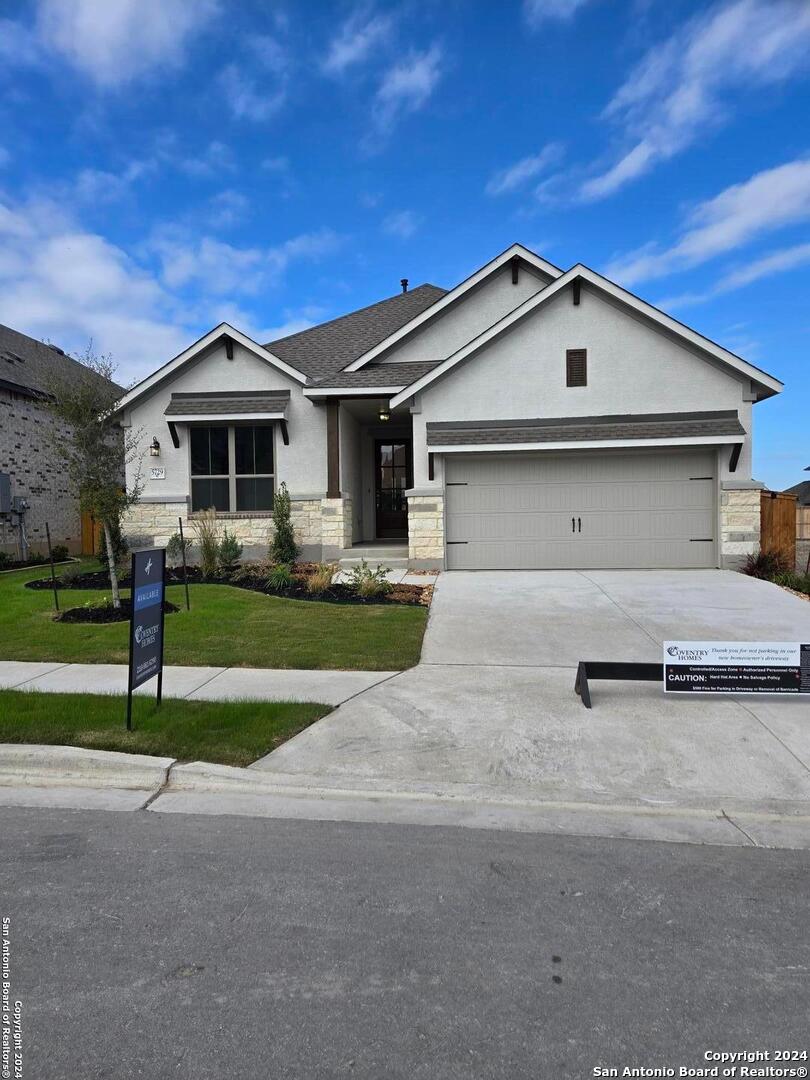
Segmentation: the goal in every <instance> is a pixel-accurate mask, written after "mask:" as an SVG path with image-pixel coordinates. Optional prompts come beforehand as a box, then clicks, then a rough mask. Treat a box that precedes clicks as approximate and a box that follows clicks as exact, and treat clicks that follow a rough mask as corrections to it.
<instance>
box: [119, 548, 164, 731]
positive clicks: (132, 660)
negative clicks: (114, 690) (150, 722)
mask: <svg viewBox="0 0 810 1080" xmlns="http://www.w3.org/2000/svg"><path fill="white" fill-rule="evenodd" d="M131 573H132V577H131V581H132V590H131V592H132V611H131V613H130V623H129V680H128V686H127V731H132V691H133V690H135V689H136V688H137V687H139V686H142V685H143V684H144V683H145V682H148V681H149V680H150V679H152V678H154V676H155V675H157V703H158V705H160V701H161V698H162V696H163V620H164V614H163V593H164V579H165V576H166V552H165V550H164V549H163V548H153V549H152V550H150V551H136V552H134V553H133V555H132V571H131Z"/></svg>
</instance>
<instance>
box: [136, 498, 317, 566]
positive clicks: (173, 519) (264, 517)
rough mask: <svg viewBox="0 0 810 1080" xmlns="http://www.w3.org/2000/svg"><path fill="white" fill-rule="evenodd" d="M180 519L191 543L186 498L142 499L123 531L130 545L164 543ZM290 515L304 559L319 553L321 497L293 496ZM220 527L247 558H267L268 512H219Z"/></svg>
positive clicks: (193, 534)
mask: <svg viewBox="0 0 810 1080" xmlns="http://www.w3.org/2000/svg"><path fill="white" fill-rule="evenodd" d="M179 517H182V519H183V531H184V533H185V535H186V538H187V539H190V540H191V542H192V544H195V543H196V530H195V528H194V517H193V516H189V514H188V504H187V502H186V501H185V500H182V501H177V502H148V501H146V500H142V501H141V502H139V503H137V504H136V505H135V506H133V507H131V508H130V510H129V511H128V513H127V516H126V518H125V520H124V524H123V529H124V534H125V536H126V537H127V539H128V540H129V542H130V544H131V546H133V547H147V546H149V545H154V546H156V547H165V546H166V544H167V543H168V541H169V538H170V537H171V536H172V534H173V533H176V532H177V529H178V523H177V519H178V518H179ZM290 517H291V520H292V523H293V528H294V529H295V538H296V540H297V542H298V544H299V546H300V548H301V557H302V558H304V559H320V557H321V500H320V499H294V500H292V503H291V512H290ZM218 521H219V524H220V529H225V528H227V530H228V532H230V533H233V534H234V535H235V536H236V538H237V539H238V540H239V542H240V543H241V544H243V545H244V549H245V550H244V555H245V557H246V558H252V559H257V558H266V557H267V549H268V545H269V543H270V537H271V535H272V531H273V519H272V514H271V513H269V512H268V513H263V514H255V515H247V514H244V515H236V514H220V515H219V517H218Z"/></svg>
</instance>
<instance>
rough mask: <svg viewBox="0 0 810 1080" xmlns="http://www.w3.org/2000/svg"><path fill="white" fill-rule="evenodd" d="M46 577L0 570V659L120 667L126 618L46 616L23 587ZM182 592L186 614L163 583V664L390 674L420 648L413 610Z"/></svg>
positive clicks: (68, 600)
mask: <svg viewBox="0 0 810 1080" xmlns="http://www.w3.org/2000/svg"><path fill="white" fill-rule="evenodd" d="M94 568H95V565H94ZM46 573H47V568H46V569H45V570H43V568H42V567H35V568H33V569H29V570H19V571H16V572H15V573H10V574H4V575H2V576H0V659H2V660H61V661H64V662H66V663H67V662H70V663H84V664H125V663H126V662H127V659H128V638H127V634H128V626H129V624H128V623H112V624H108V625H101V624H98V625H93V624H90V623H84V624H83V623H73V624H71V623H57V622H54V620H53V594H52V593H51V592H49V591H45V590H43V591H38V590H37V591H35V590H33V589H26V588H24V587H23V585H24V583H25V582H26V581H31V580H33V579H34V578H41V577H45V576H46ZM190 592H191V611H186V609H185V606H184V604H185V600H184V596H183V588H182V586H180V585H170V586H169V587H168V588H167V589H166V597H167V599H169V600H171V601H172V603H174V604H177V606H178V607H179V608H180V609H181V610H180V611H178V612H176V613H175V614H173V615H167V616H166V639H165V656H164V662H165V663H166V664H190V665H213V666H220V667H268V668H331V669H346V670H351V669H355V670H361V671H362V670H365V671H400V670H402V669H404V668H409V667H412V666H413V665H414V664H415V663H417V661H418V660H419V654H420V652H421V649H422V636H423V634H424V632H425V624H426V622H427V609H426V608H423V607H406V606H404V605H403V606H397V605H394V604H391V605H382V604H379V605H373V606H371V605H370V606H369V607H360V606H350V605H340V604H322V603H316V602H313V601H309V600H283V599H281V598H279V597H275V596H264V595H263V594H262V593H254V592H248V591H247V590H246V589H236V588H232V587H231V586H229V585H192V586H190ZM104 595H105V593H104V592H103V591H99V592H96V591H89V590H85V589H82V590H78V589H76V590H68V589H62V590H60V593H59V604H60V607H61V608H62V609H64V608H66V607H81V606H82V605H83V604H84V603H86V602H87V601H88V600H93V599H98V598H100V597H102V596H104ZM124 595H125V596H126V595H128V592H127V591H125V592H124Z"/></svg>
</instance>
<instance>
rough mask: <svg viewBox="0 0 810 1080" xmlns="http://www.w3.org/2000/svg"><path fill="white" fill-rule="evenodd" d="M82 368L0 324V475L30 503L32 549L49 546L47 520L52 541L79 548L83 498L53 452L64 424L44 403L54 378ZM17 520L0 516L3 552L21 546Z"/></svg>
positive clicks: (13, 552)
mask: <svg viewBox="0 0 810 1080" xmlns="http://www.w3.org/2000/svg"><path fill="white" fill-rule="evenodd" d="M80 368H81V365H80V364H79V362H78V360H74V359H72V357H70V356H67V355H66V354H65V353H64V352H63V351H62V350H61V349H59V348H57V347H56V345H47V344H45V343H44V342H42V341H37V340H36V338H32V337H28V335H27V334H21V333H19V331H17V330H12V329H11V328H10V327H8V326H2V325H0V473H5V474H7V475H9V476H10V481H11V483H10V488H11V495H12V496H17V497H20V498H22V499H25V501H26V502H27V503H28V506H29V508H28V510H26V512H25V517H24V522H25V531H26V534H27V537H28V543H29V545H30V547H31V550H32V551H42V552H44V551H46V550H47V547H46V538H45V523H46V522H47V523H48V525H49V526H50V531H51V542H52V543H53V544H67V546H68V547H69V548H70V549H71V551H74V552H78V551H79V550H80V549H81V514H80V512H79V501H78V498H77V495H76V493H75V492H74V491H72V490H71V489H70V485H69V483H68V480H67V477H66V476H65V474H64V470H63V466H62V462H61V461H60V460H59V457H58V455H57V454H56V452H55V450H54V438H55V433H56V432H59V431H63V430H64V428H63V427H60V426H59V424H58V422H57V421H56V420H55V419H54V417H53V415H52V414H51V412H50V411H49V410H48V409H47V408H46V407H45V405H46V402H47V400H48V386H49V384H50V382H51V380H52V379H54V378H57V379H60V380H61V379H66V378H70V377H71V376H72V375H73V373H74V372H75V371H76V370H78V369H80ZM118 389H121V392H122V393H123V388H120V387H119V388H118ZM16 521H17V518H16V517H14V518H12V517H10V516H9V515H3V514H0V551H5V552H8V553H9V554H11V555H16V554H18V549H19V530H18V528H17V527H16Z"/></svg>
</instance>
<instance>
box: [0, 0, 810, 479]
mask: <svg viewBox="0 0 810 1080" xmlns="http://www.w3.org/2000/svg"><path fill="white" fill-rule="evenodd" d="M808 117H810V2H808V0H721V2H719V3H713V4H710V3H693V2H687V0H683V2H679V0H667V2H664V0H525V2H523V3H521V2H519V0H514V2H507V0H504V2H499V3H491V2H486V3H485V2H468V0H455V2H454V0H444V2H434V0H419V2H409V0H402V2H400V3H385V4H383V3H377V4H374V3H371V2H361V3H357V2H348V3H333V4H327V3H321V2H318V0H308V2H307V3H306V4H303V3H292V2H289V3H286V4H285V3H278V4H273V3H250V2H245V0H240V2H239V3H236V2H229V0H195V3H193V4H191V3H188V2H187V0H104V2H103V3H102V2H101V0H38V2H34V3H15V2H14V0H11V2H10V3H9V2H8V0H7V2H6V3H4V4H3V5H2V6H0V321H1V322H4V323H7V324H9V325H11V326H14V327H15V328H17V329H20V330H23V331H25V332H27V333H30V334H33V335H35V336H37V337H44V338H47V339H49V340H51V341H54V342H56V343H58V344H60V345H62V346H63V347H64V348H66V349H69V350H72V351H77V350H82V349H83V348H84V347H86V346H87V343H88V341H89V339H91V338H92V340H93V343H94V347H95V349H96V350H97V351H99V352H108V353H111V354H112V355H113V358H114V359H115V360H116V361H117V363H118V364H119V371H120V375H121V378H122V379H123V380H125V381H128V380H132V379H135V378H138V377H141V376H143V375H144V374H145V373H147V372H148V371H149V370H151V369H152V368H154V367H156V366H157V365H158V364H161V363H163V362H165V361H166V360H167V359H168V358H169V357H170V356H172V355H174V354H175V353H176V352H178V351H179V350H180V349H181V348H183V347H184V346H185V345H187V344H189V343H190V342H191V341H192V340H194V339H195V338H196V337H198V336H199V335H200V334H201V333H202V332H204V331H205V330H207V329H208V328H210V327H211V326H212V325H215V324H216V323H217V322H219V321H221V320H222V319H227V320H229V321H231V322H233V323H234V324H235V325H237V326H239V327H240V328H242V329H244V330H245V331H246V332H247V333H250V334H251V335H252V336H254V337H256V338H258V339H259V340H261V341H266V340H269V339H271V338H272V337H274V336H279V335H280V334H283V333H285V332H292V331H293V330H297V329H301V328H303V327H305V326H307V325H310V324H312V323H314V322H319V321H322V320H324V319H328V318H331V317H333V316H335V315H339V314H342V313H343V312H345V311H348V310H351V309H353V308H356V307H360V306H362V305H364V304H368V303H371V302H373V301H375V300H378V299H381V298H382V297H385V296H389V295H392V294H393V293H395V292H397V291H398V289H399V279H400V278H401V277H408V278H410V280H411V282H412V284H414V285H416V284H419V283H421V282H425V281H430V282H433V283H435V284H439V285H444V286H448V287H450V286H452V285H454V284H456V283H457V282H458V281H459V280H461V279H462V278H463V277H465V276H466V275H467V274H469V273H470V272H471V271H472V270H474V269H475V268H476V267H477V266H479V265H481V264H482V263H483V262H485V261H487V260H488V259H489V258H491V257H492V256H493V255H495V254H497V253H498V252H499V251H500V250H502V249H503V248H505V247H506V246H508V245H509V244H510V243H511V242H513V241H514V240H519V241H521V242H522V243H524V244H526V245H527V246H529V247H531V248H533V249H534V250H536V251H537V252H538V253H540V254H541V255H543V256H544V257H546V258H548V259H550V260H551V261H552V262H554V263H556V264H557V265H558V266H561V267H563V268H567V267H568V266H570V265H571V264H573V263H575V262H584V263H586V264H588V265H589V266H592V267H593V268H594V269H597V270H599V271H601V272H603V273H607V274H608V275H609V276H611V277H613V278H614V279H615V280H617V281H618V282H620V283H621V284H624V285H626V286H627V287H629V288H631V289H632V290H633V291H634V292H636V293H638V294H639V295H641V296H643V297H644V298H645V299H647V300H649V301H651V302H652V303H655V304H658V305H659V306H662V307H664V308H665V309H666V310H668V311H669V312H670V313H671V314H673V315H675V316H676V317H677V318H679V319H681V320H683V321H685V322H687V323H689V324H690V325H693V326H694V327H695V328H696V329H698V330H700V331H701V332H702V333H704V334H706V335H707V336H709V337H711V338H714V339H715V340H717V341H719V342H720V343H721V344H723V345H725V346H726V347H727V348H730V349H732V350H734V351H735V352H738V353H739V354H740V355H742V356H744V357H745V358H746V359H748V360H750V361H752V362H753V363H755V364H758V365H759V366H761V367H764V368H765V369H766V370H768V371H770V372H771V373H772V374H775V375H777V376H778V377H780V378H782V379H783V380H784V381H785V383H786V384H787V385H786V390H785V392H784V394H782V395H780V397H778V398H777V399H775V400H771V401H768V402H764V403H762V404H761V405H759V406H758V407H757V409H756V410H755V416H756V425H757V427H756V434H757V439H756V444H755V445H756V460H755V474H756V475H757V476H758V477H759V478H760V479H762V480H764V481H765V482H766V483H768V484H769V485H771V486H773V487H777V488H778V487H784V486H788V485H790V484H793V483H796V482H798V481H799V480H801V479H803V478H804V477H803V476H802V469H803V467H804V466H805V465H808V464H810V421H809V420H808V417H809V416H810V395H808V389H807V386H808V375H807V354H808V346H810V304H809V303H808V298H809V296H810V289H809V288H808V286H809V285H810V123H808Z"/></svg>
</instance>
